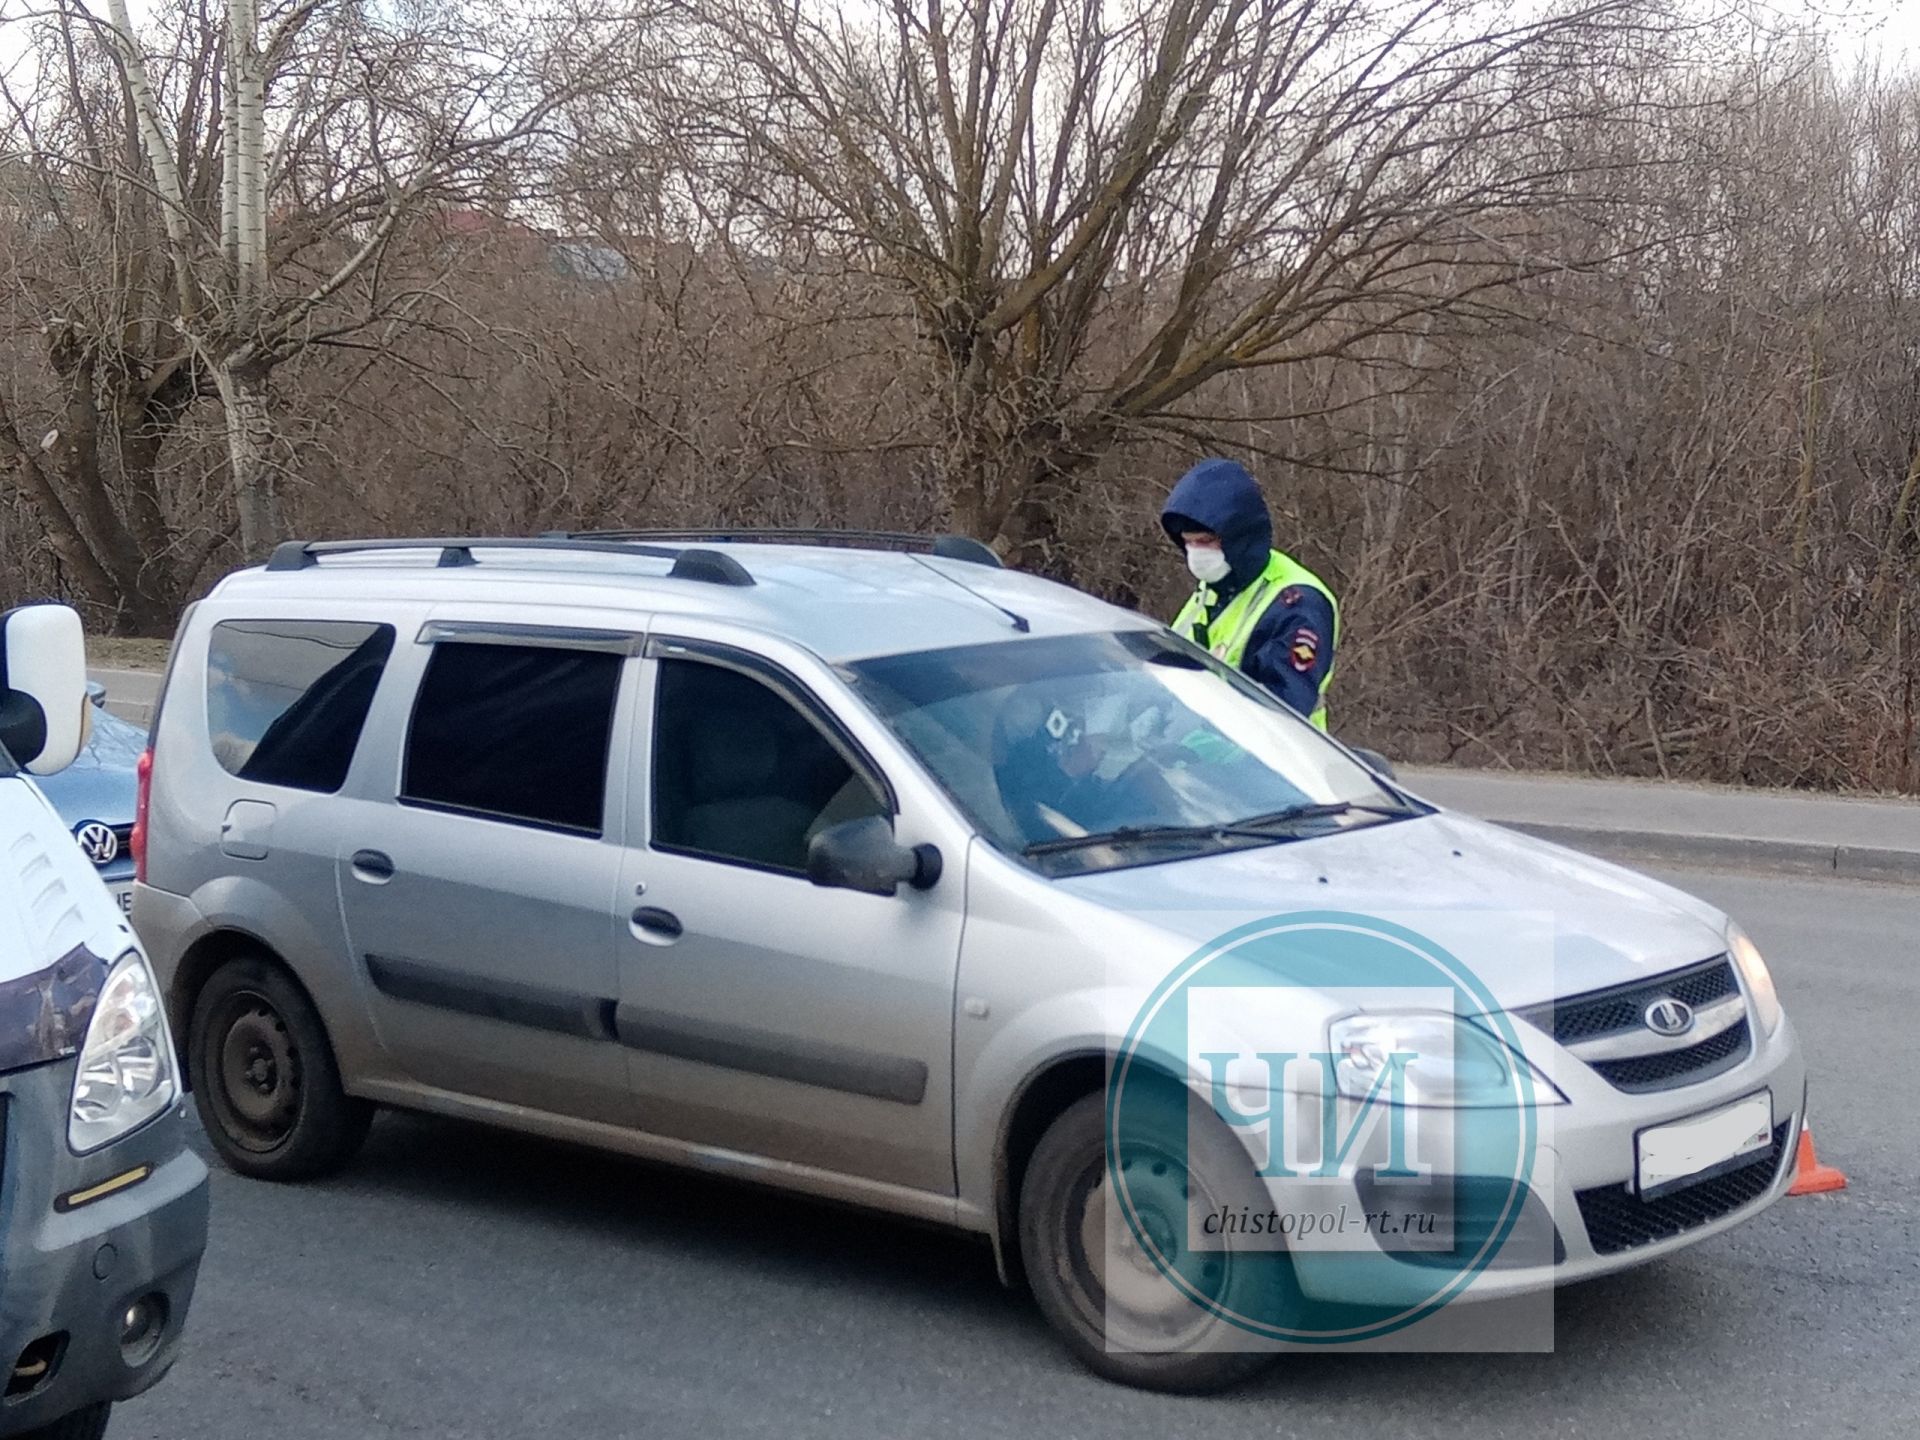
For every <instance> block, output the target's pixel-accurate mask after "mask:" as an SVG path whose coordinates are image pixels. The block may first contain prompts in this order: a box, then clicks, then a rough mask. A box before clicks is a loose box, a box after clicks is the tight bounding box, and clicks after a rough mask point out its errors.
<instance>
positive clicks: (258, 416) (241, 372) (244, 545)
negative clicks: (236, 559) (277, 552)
mask: <svg viewBox="0 0 1920 1440" xmlns="http://www.w3.org/2000/svg"><path fill="white" fill-rule="evenodd" d="M213 377H214V384H215V386H216V387H217V388H218V389H219V391H220V405H221V408H222V409H223V410H225V411H226V418H227V459H228V462H229V463H230V464H231V466H232V467H233V501H234V508H235V510H236V511H237V512H238V515H239V520H240V548H241V549H242V550H243V551H245V552H246V554H247V557H248V558H249V559H258V558H259V557H260V556H262V555H264V554H266V552H267V549H268V548H269V547H270V546H272V545H273V544H274V543H275V542H276V541H278V540H280V539H282V538H284V536H285V530H286V524H285V521H284V520H283V519H282V517H281V510H280V496H279V494H278V492H277V491H276V489H275V487H274V465H273V414H272V411H271V410H270V409H269V408H268V399H267V371H266V370H265V369H264V368H263V367H260V366H249V365H239V366H235V365H230V364H221V365H215V366H214V367H213Z"/></svg>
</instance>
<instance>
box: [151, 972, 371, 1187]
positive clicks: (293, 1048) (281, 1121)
mask: <svg viewBox="0 0 1920 1440" xmlns="http://www.w3.org/2000/svg"><path fill="white" fill-rule="evenodd" d="M192 1026H193V1028H192V1040H191V1043H190V1044H189V1045H188V1047H187V1050H188V1055H187V1068H188V1071H189V1073H190V1075H191V1077H192V1080H193V1089H194V1093H195V1095H197V1096H198V1097H199V1101H200V1118H201V1120H202V1122H203V1123H204V1124H205V1125H206V1128H207V1138H208V1139H210V1140H211V1141H213V1148H214V1149H216V1150H218V1151H219V1152H220V1158H221V1159H222V1160H224V1161H226V1162H227V1164H228V1165H229V1166H230V1167H232V1168H233V1169H234V1170H236V1171H238V1172H239V1173H240V1174H242V1175H250V1176H253V1177H254V1178H256V1179H260V1180H309V1179H312V1178H314V1177H315V1176H319V1175H325V1174H328V1173H330V1172H332V1171H334V1170H337V1169H339V1168H340V1167H341V1166H342V1165H345V1164H346V1163H347V1161H349V1160H351V1159H352V1158H353V1155H354V1152H355V1151H357V1150H358V1149H359V1148H360V1143H361V1141H363V1140H365V1139H366V1137H367V1127H368V1125H369V1124H370V1123H371V1122H372V1119H373V1107H372V1106H371V1105H369V1104H368V1103H367V1102H366V1101H364V1100H356V1099H354V1098H353V1097H351V1096H349V1095H348V1094H347V1093H346V1091H345V1090H344V1089H343V1088H342V1087H341V1084H340V1070H339V1067H338V1066H337V1065H336V1064H335V1063H334V1059H333V1046H332V1045H331V1044H330V1043H329V1042H328V1040H327V1032H326V1028H325V1027H324V1026H323V1025H322V1024H321V1023H320V1015H319V1012H318V1011H316V1010H315V1009H314V1008H313V1002H312V1001H311V1000H309V999H308V998H307V994H306V992H305V991H304V990H302V989H301V988H300V986H299V985H298V984H296V983H295V982H294V980H293V978H292V977H291V976H289V975H288V974H287V973H286V972H285V971H284V970H282V969H280V967H279V966H277V965H274V964H272V963H271V962H269V961H267V960H264V959H261V958H258V957H255V956H250V955H249V956H242V957H240V958H239V959H235V960H229V961H228V962H227V963H226V964H224V965H222V966H221V967H220V968H219V969H218V970H216V971H214V973H213V974H212V975H211V976H210V977H208V980H207V983H206V985H205V986H203V987H202V988H201V991H200V995H199V998H198V999H197V1000H196V1001H195V1002H194V1007H193V1022H192Z"/></svg>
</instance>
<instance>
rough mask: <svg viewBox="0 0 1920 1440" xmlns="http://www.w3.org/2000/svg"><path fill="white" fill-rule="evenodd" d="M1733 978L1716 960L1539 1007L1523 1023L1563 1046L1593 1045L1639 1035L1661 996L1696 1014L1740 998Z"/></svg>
mask: <svg viewBox="0 0 1920 1440" xmlns="http://www.w3.org/2000/svg"><path fill="white" fill-rule="evenodd" d="M1739 988H1740V987H1739V985H1738V983H1737V982H1736V981H1735V980H1734V978H1733V965H1732V963H1731V962H1730V961H1729V960H1728V959H1727V957H1726V956H1724V955H1717V956H1715V957H1714V958H1713V959H1711V960H1707V961H1703V962H1702V963H1701V964H1698V965H1694V966H1691V967H1689V968H1688V969H1685V970H1670V971H1668V972H1667V973H1666V974H1665V975H1659V976H1655V977H1654V978H1653V979H1651V980H1635V981H1633V982H1632V983H1630V984H1627V985H1615V986H1613V987H1611V988H1610V989H1606V990H1590V991H1588V992H1587V993H1586V994H1584V995H1570V996H1568V997H1567V998H1566V999H1564V1000H1555V1001H1554V1002H1553V1003H1552V1004H1550V1005H1536V1006H1535V1007H1534V1008H1533V1009H1531V1010H1523V1011H1521V1012H1520V1014H1521V1016H1522V1018H1524V1019H1526V1020H1528V1021H1530V1022H1531V1023H1532V1024H1534V1025H1537V1026H1539V1027H1540V1028H1541V1029H1542V1030H1545V1031H1546V1032H1547V1033H1548V1034H1550V1035H1552V1036H1553V1038H1554V1039H1555V1040H1558V1041H1559V1042H1560V1043H1561V1044H1562V1045H1571V1044H1574V1043H1575V1042H1576V1041H1580V1040H1593V1039H1597V1038H1598V1037H1599V1036H1602V1035H1612V1034H1614V1033H1616V1032H1618V1031H1622V1030H1638V1029H1640V1028H1641V1026H1642V1025H1643V1024H1645V1021H1644V1019H1643V1018H1642V1017H1643V1016H1645V1014H1646V1012H1647V1006H1649V1005H1651V1004H1652V1003H1653V1002H1654V1001H1656V1000H1658V999H1660V998H1661V997H1662V996H1669V995H1670V996H1672V997H1673V998H1674V999H1675V1000H1684V1001H1685V1002H1686V1003H1687V1004H1689V1005H1691V1006H1692V1007H1693V1008H1694V1009H1695V1010H1698V1009H1700V1008H1702V1007H1703V1006H1706V1005H1711V1004H1712V1003H1713V1002H1714V1001H1716V1000H1724V999H1726V997H1727V996H1729V995H1734V994H1738V993H1739Z"/></svg>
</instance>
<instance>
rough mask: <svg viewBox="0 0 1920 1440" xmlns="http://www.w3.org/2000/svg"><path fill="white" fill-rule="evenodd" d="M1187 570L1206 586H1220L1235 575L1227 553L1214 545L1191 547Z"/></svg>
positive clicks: (1188, 551)
mask: <svg viewBox="0 0 1920 1440" xmlns="http://www.w3.org/2000/svg"><path fill="white" fill-rule="evenodd" d="M1187 569H1189V570H1191V571H1192V572H1193V578H1194V579H1196V580H1198V581H1200V582H1201V583H1202V584H1205V585H1218V584H1219V583H1220V582H1221V581H1222V580H1224V579H1226V578H1227V576H1229V575H1231V574H1232V573H1233V566H1232V565H1230V564H1229V563H1228V562H1227V554H1226V551H1224V550H1222V549H1220V548H1219V547H1218V546H1214V545H1189V546H1188V547H1187Z"/></svg>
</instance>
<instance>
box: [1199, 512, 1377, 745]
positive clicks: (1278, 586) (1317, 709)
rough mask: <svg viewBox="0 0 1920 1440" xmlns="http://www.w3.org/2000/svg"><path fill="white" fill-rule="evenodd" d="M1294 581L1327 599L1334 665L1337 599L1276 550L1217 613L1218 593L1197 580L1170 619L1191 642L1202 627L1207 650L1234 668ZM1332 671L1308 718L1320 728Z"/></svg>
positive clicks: (1324, 722)
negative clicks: (1264, 617) (1213, 611)
mask: <svg viewBox="0 0 1920 1440" xmlns="http://www.w3.org/2000/svg"><path fill="white" fill-rule="evenodd" d="M1296 585H1307V586H1311V587H1312V588H1313V589H1315V590H1318V591H1319V592H1320V593H1321V594H1322V595H1324V596H1326V597H1327V604H1328V605H1329V606H1330V607H1331V608H1332V610H1333V634H1332V635H1331V636H1329V637H1328V640H1327V643H1328V644H1330V645H1332V646H1333V647H1334V660H1335V664H1337V663H1338V661H1339V653H1340V652H1339V646H1340V602H1339V601H1338V600H1336V599H1335V598H1334V595H1333V591H1332V590H1330V589H1329V588H1328V587H1327V583H1326V582H1325V581H1324V580H1322V579H1321V578H1320V577H1319V576H1318V575H1316V574H1314V573H1313V572H1312V571H1311V570H1309V569H1307V567H1306V566H1304V565H1302V564H1301V563H1300V562H1299V561H1298V560H1295V559H1294V558H1293V557H1292V556H1291V555H1287V554H1283V553H1282V552H1281V551H1278V550H1275V551H1273V552H1272V553H1271V554H1270V555H1268V556H1267V564H1266V568H1265V569H1263V570H1262V571H1261V572H1260V574H1259V577H1258V578H1257V579H1255V580H1254V582H1253V583H1252V584H1251V585H1249V586H1247V588H1246V589H1244V590H1242V591H1241V592H1240V593H1239V594H1238V595H1236V596H1234V597H1233V599H1231V600H1229V601H1228V602H1227V605H1226V608H1225V609H1224V610H1222V611H1221V612H1220V613H1219V614H1218V615H1213V616H1209V614H1208V612H1209V611H1210V610H1211V609H1212V608H1213V603H1214V600H1215V598H1216V596H1215V593H1214V589H1213V587H1212V586H1211V585H1208V584H1206V583H1205V582H1204V581H1203V582H1201V584H1200V586H1199V587H1198V588H1197V589H1196V590H1195V591H1194V592H1193V594H1191V595H1190V596H1188V597H1187V603H1186V604H1185V605H1183V606H1181V607H1180V613H1179V614H1178V615H1176V616H1174V617H1173V628H1174V630H1175V631H1177V632H1178V633H1179V634H1181V635H1184V636H1185V637H1186V638H1187V639H1189V640H1194V639H1197V638H1198V636H1197V634H1196V632H1197V631H1198V630H1199V628H1200V627H1201V626H1202V625H1205V626H1206V627H1207V648H1208V649H1209V650H1211V651H1212V652H1213V654H1214V655H1215V656H1216V657H1218V658H1219V659H1221V660H1224V661H1226V662H1227V664H1229V665H1231V666H1233V668H1234V669H1236V670H1238V669H1239V668H1240V661H1241V659H1242V657H1244V656H1245V655H1246V653H1247V642H1248V641H1249V640H1251V639H1252V638H1253V631H1254V627H1255V626H1257V625H1258V624H1259V623H1260V617H1261V616H1262V615H1264V614H1266V613H1267V607H1268V606H1269V605H1271V604H1273V602H1274V601H1276V600H1278V599H1279V598H1280V597H1281V595H1283V594H1284V593H1286V591H1287V590H1288V588H1289V587H1292V586H1296ZM1333 670H1334V666H1333V665H1329V666H1327V673H1326V674H1325V675H1323V676H1321V677H1320V691H1319V695H1318V697H1317V699H1318V703H1317V704H1315V706H1314V709H1313V714H1312V715H1311V716H1309V717H1308V718H1309V719H1311V720H1312V722H1313V723H1314V725H1315V726H1317V727H1318V728H1319V729H1322V730H1324V729H1326V728H1327V687H1328V686H1329V685H1331V684H1332V683H1333Z"/></svg>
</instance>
